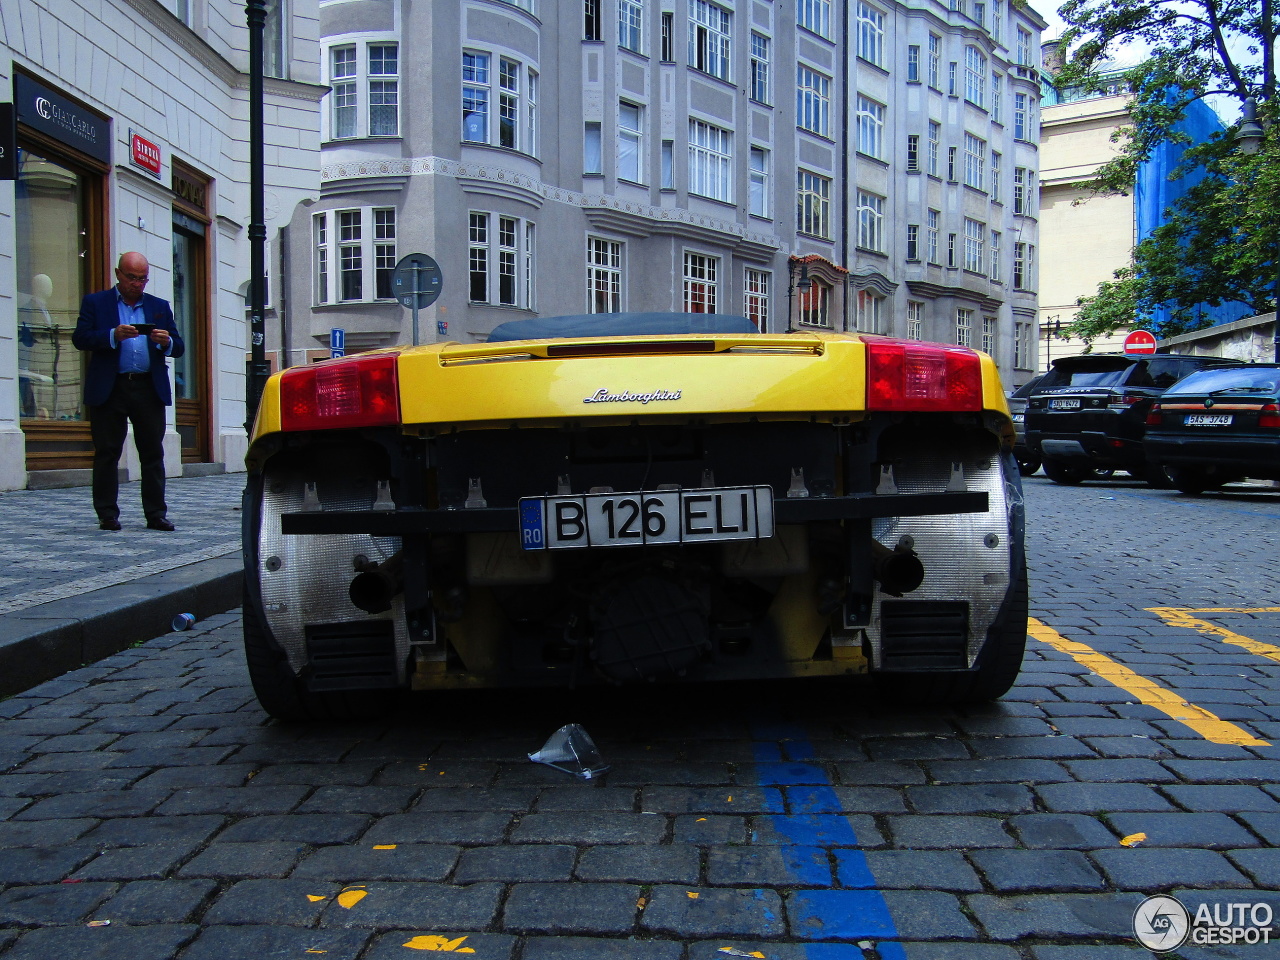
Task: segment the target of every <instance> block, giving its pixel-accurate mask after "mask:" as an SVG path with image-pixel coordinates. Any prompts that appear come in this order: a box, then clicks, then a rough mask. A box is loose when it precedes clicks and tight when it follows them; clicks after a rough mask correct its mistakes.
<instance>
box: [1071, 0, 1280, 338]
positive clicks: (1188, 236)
mask: <svg viewBox="0 0 1280 960" xmlns="http://www.w3.org/2000/svg"><path fill="white" fill-rule="evenodd" d="M1273 4H1274V0H1262V2H1261V6H1259V4H1258V0H1067V2H1066V3H1065V4H1063V6H1062V7H1061V8H1060V10H1059V14H1060V16H1061V17H1062V18H1063V19H1064V20H1065V21H1066V23H1067V25H1068V29H1067V31H1066V33H1065V34H1064V35H1063V37H1062V39H1061V41H1060V45H1059V50H1060V53H1061V55H1062V56H1063V58H1064V66H1063V68H1062V70H1061V72H1060V73H1059V75H1058V76H1057V78H1056V80H1055V82H1056V83H1057V84H1058V85H1059V87H1060V88H1065V87H1079V88H1083V89H1085V90H1098V89H1101V87H1102V85H1103V84H1104V83H1106V82H1111V83H1114V82H1115V80H1116V72H1115V71H1114V70H1108V69H1106V68H1107V67H1108V65H1109V64H1110V63H1111V58H1112V57H1113V56H1114V54H1116V53H1117V52H1119V51H1121V50H1123V49H1124V48H1125V47H1127V46H1130V45H1134V46H1136V47H1137V48H1139V49H1146V50H1148V51H1149V55H1148V57H1147V59H1146V60H1145V61H1143V62H1142V63H1140V64H1138V65H1136V66H1134V67H1132V68H1130V69H1128V70H1126V71H1124V72H1123V78H1122V79H1123V80H1124V82H1126V83H1127V84H1128V86H1129V88H1130V89H1131V91H1132V101H1131V107H1130V117H1131V122H1130V125H1129V126H1127V127H1125V128H1123V129H1122V130H1120V131H1119V132H1118V133H1117V134H1116V136H1115V138H1114V139H1115V140H1116V142H1117V146H1118V152H1117V155H1116V157H1115V158H1114V159H1113V160H1111V161H1110V162H1108V163H1106V164H1104V165H1103V166H1102V167H1101V168H1100V169H1099V171H1098V174H1097V177H1096V179H1095V181H1094V182H1093V184H1092V187H1093V189H1094V191H1095V192H1097V193H1127V192H1129V191H1131V190H1132V189H1133V187H1134V183H1135V181H1136V178H1137V173H1138V169H1139V167H1140V165H1141V164H1142V163H1143V162H1145V161H1147V160H1149V159H1150V158H1151V157H1152V156H1153V154H1154V153H1155V152H1156V151H1157V150H1158V149H1160V148H1161V147H1163V146H1165V145H1166V144H1174V145H1185V146H1186V150H1185V152H1184V153H1183V155H1182V157H1181V162H1180V163H1179V165H1178V167H1177V168H1176V169H1175V170H1174V171H1173V172H1172V174H1171V176H1174V177H1179V176H1183V175H1191V176H1192V177H1193V178H1194V176H1195V175H1197V174H1202V175H1203V179H1201V180H1199V182H1198V183H1196V184H1195V186H1193V187H1192V188H1191V189H1190V190H1189V191H1188V192H1187V193H1186V194H1185V195H1184V196H1183V197H1181V198H1180V199H1179V200H1178V201H1177V202H1176V203H1175V204H1174V206H1173V207H1172V209H1171V210H1170V211H1168V214H1167V218H1166V222H1165V223H1163V224H1162V225H1161V226H1160V227H1159V228H1157V229H1156V230H1155V231H1154V232H1153V233H1152V235H1151V236H1149V237H1147V238H1146V239H1144V240H1143V241H1142V242H1141V243H1139V244H1138V245H1137V246H1136V247H1135V248H1134V251H1133V260H1132V262H1131V263H1130V264H1129V265H1128V266H1126V267H1124V268H1122V269H1120V270H1118V271H1116V274H1115V278H1114V279H1113V280H1111V281H1108V282H1106V283H1103V284H1101V285H1100V286H1099V288H1098V292H1097V294H1095V295H1094V296H1091V297H1086V298H1083V299H1082V300H1081V301H1080V302H1081V309H1080V312H1079V314H1078V315H1077V318H1076V320H1075V322H1074V323H1073V324H1072V325H1071V327H1070V328H1069V332H1070V333H1071V334H1072V335H1074V336H1079V337H1083V338H1084V339H1086V340H1092V339H1094V338H1096V337H1099V336H1103V335H1106V334H1108V333H1111V332H1112V331H1114V330H1116V329H1117V328H1118V327H1121V326H1124V325H1127V324H1130V323H1132V322H1133V320H1134V318H1135V316H1141V315H1142V314H1144V313H1146V312H1148V311H1150V310H1152V309H1153V308H1155V307H1161V306H1163V307H1167V308H1169V309H1170V311H1171V313H1172V319H1171V322H1170V323H1168V324H1166V325H1165V326H1164V327H1163V329H1162V330H1161V331H1160V333H1162V334H1164V335H1166V336H1169V335H1172V334H1175V333H1181V332H1184V331H1186V330H1193V329H1196V328H1198V327H1200V326H1203V325H1205V324H1206V323H1207V322H1208V321H1207V318H1203V317H1201V316H1200V315H1199V307H1200V305H1202V304H1204V305H1210V306H1218V305H1220V304H1222V303H1225V302H1230V301H1241V302H1244V303H1246V304H1248V305H1249V306H1250V307H1251V308H1252V309H1253V310H1254V311H1255V312H1259V313H1260V312H1264V311H1266V310H1268V309H1271V307H1272V304H1273V303H1274V297H1275V284H1276V272H1277V266H1278V265H1280V264H1278V260H1280V175H1278V174H1277V167H1280V137H1277V121H1280V102H1278V98H1277V86H1276V70H1275V67H1276V63H1275V52H1274V51H1275V43H1276V36H1277V26H1278V24H1277V18H1276V15H1275V11H1274V7H1273ZM1206 96H1218V97H1224V98H1230V99H1233V100H1235V101H1236V102H1237V104H1239V105H1241V106H1243V105H1244V104H1245V103H1252V104H1254V105H1255V106H1256V108H1257V112H1258V116H1259V119H1260V120H1261V122H1262V124H1263V126H1264V128H1265V129H1266V131H1267V134H1266V136H1265V138H1264V140H1263V144H1262V148H1261V150H1260V151H1259V152H1258V153H1257V154H1256V155H1252V156H1251V155H1248V154H1245V153H1243V152H1242V151H1240V150H1239V149H1238V146H1237V144H1236V139H1235V137H1236V132H1237V131H1236V128H1234V127H1233V128H1230V129H1228V130H1226V131H1224V132H1223V133H1220V134H1217V135H1215V136H1213V137H1212V138H1211V139H1210V140H1209V141H1208V142H1205V143H1201V144H1193V143H1191V141H1190V138H1189V137H1188V135H1187V134H1186V133H1185V132H1184V131H1183V130H1182V129H1180V123H1181V121H1182V120H1183V119H1184V118H1185V116H1186V113H1187V110H1188V108H1189V107H1190V105H1191V104H1192V103H1193V102H1194V101H1196V100H1200V99H1202V98H1204V97H1206Z"/></svg>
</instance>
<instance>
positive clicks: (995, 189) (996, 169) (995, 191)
mask: <svg viewBox="0 0 1280 960" xmlns="http://www.w3.org/2000/svg"><path fill="white" fill-rule="evenodd" d="M1001 160H1002V157H1001V155H1000V154H999V153H997V152H996V151H994V150H992V151H991V202H992V203H999V202H1000V176H1001V170H1000V163H1001Z"/></svg>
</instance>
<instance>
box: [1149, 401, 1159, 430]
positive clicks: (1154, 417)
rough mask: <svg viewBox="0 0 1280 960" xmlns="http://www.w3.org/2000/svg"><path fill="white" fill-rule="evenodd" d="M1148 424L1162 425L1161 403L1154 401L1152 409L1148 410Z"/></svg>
mask: <svg viewBox="0 0 1280 960" xmlns="http://www.w3.org/2000/svg"><path fill="white" fill-rule="evenodd" d="M1147 426H1148V427H1158V426H1160V404H1158V403H1153V404H1152V405H1151V409H1150V410H1148V411H1147Z"/></svg>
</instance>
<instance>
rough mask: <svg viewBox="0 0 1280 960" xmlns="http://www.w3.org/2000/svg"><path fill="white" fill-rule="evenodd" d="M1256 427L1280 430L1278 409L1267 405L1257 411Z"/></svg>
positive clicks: (1271, 404) (1272, 404)
mask: <svg viewBox="0 0 1280 960" xmlns="http://www.w3.org/2000/svg"><path fill="white" fill-rule="evenodd" d="M1258 426H1259V427H1262V428H1264V429H1271V430H1280V407H1277V406H1276V405H1275V404H1274V403H1268V404H1267V405H1266V406H1264V407H1263V408H1262V409H1261V410H1259V411H1258Z"/></svg>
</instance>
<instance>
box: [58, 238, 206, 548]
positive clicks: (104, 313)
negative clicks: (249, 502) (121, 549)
mask: <svg viewBox="0 0 1280 960" xmlns="http://www.w3.org/2000/svg"><path fill="white" fill-rule="evenodd" d="M150 272H151V268H150V265H149V264H148V263H147V258H146V257H144V256H143V255H142V254H140V253H126V254H123V255H122V256H121V257H120V262H119V264H118V265H117V266H116V285H115V286H114V287H112V288H111V289H109V290H103V291H101V292H100V293H91V294H89V295H88V296H87V297H85V298H84V300H83V301H81V303H80V316H79V318H78V319H77V320H76V332H75V333H73V334H72V335H71V342H72V343H73V344H75V346H76V347H77V348H78V349H80V350H88V351H89V353H90V356H89V370H88V373H87V374H86V375H85V380H84V402H85V406H87V407H88V408H89V432H90V435H91V436H92V437H93V509H94V510H95V511H97V514H98V526H99V527H101V528H102V529H103V530H119V529H120V507H119V505H118V504H117V502H116V501H117V497H118V495H119V479H118V476H119V474H118V471H119V468H120V454H121V453H123V452H124V442H125V437H126V436H127V435H128V430H129V424H130V423H132V424H133V441H134V444H135V445H136V446H137V448H138V459H139V460H140V461H141V464H142V512H143V513H144V514H145V516H146V518H147V528H148V529H149V530H166V531H170V530H173V523H172V522H171V521H170V520H169V518H168V516H167V514H168V506H167V505H166V504H165V502H164V428H165V414H164V408H165V407H166V406H169V405H170V404H172V403H173V392H172V391H171V390H170V388H169V364H168V362H167V361H166V358H167V357H180V356H182V352H183V350H184V349H185V346H184V344H183V342H182V337H180V336H179V335H178V328H177V326H175V325H174V322H173V310H172V309H170V307H169V303H168V301H166V300H161V299H160V298H159V297H153V296H151V295H150V294H148V293H143V288H145V287H146V285H147V281H148V280H149V279H150Z"/></svg>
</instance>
